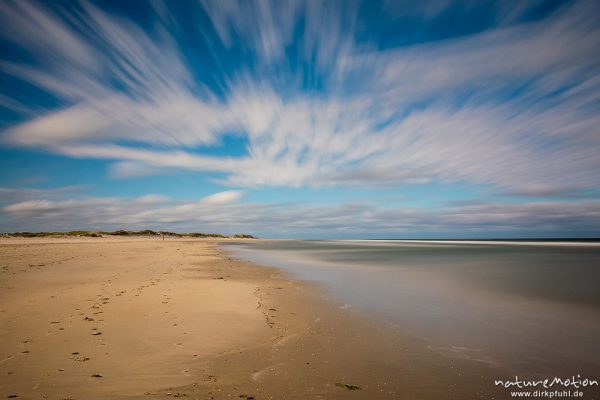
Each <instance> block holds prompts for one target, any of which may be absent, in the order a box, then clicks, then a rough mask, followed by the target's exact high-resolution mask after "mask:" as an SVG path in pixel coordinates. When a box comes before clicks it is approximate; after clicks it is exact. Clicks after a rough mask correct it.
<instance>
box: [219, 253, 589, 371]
mask: <svg viewBox="0 0 600 400" xmlns="http://www.w3.org/2000/svg"><path fill="white" fill-rule="evenodd" d="M228 249H230V250H232V251H233V253H234V254H235V255H236V256H238V257H240V258H244V259H247V260H250V261H253V262H256V263H260V264H263V265H271V266H275V267H279V268H282V269H284V270H286V271H288V272H290V273H291V274H292V276H294V277H296V278H299V279H304V280H310V281H316V282H319V283H321V284H323V285H324V286H325V287H326V288H327V289H328V290H329V291H330V293H331V294H332V295H333V296H334V297H335V298H337V299H338V300H339V301H341V302H343V303H346V304H347V305H348V306H350V307H353V308H355V309H358V310H360V311H363V312H366V313H368V314H369V315H371V316H373V317H374V318H377V319H380V320H382V321H385V322H387V323H390V324H392V325H394V326H395V327H396V328H397V329H401V330H404V331H406V332H408V333H410V334H413V335H415V336H417V337H420V338H423V339H425V340H426V341H427V342H428V343H429V344H430V345H431V346H432V347H433V348H435V349H437V350H439V351H441V352H444V353H447V354H452V355H455V356H458V357H465V358H470V359H477V360H481V361H484V362H487V363H489V364H491V365H495V366H500V367H503V368H509V369H511V370H513V371H514V372H515V373H521V374H534V373H535V374H537V373H539V374H553V375H566V374H569V375H573V374H575V375H577V374H582V376H583V375H584V374H585V375H588V376H590V377H591V376H596V377H598V376H599V375H600V246H599V245H598V244H591V243H581V244H577V243H567V244H560V243H546V242H542V243H528V242H514V243H508V242H460V241H457V242H437V241H435V242H432V241H429V242H428V241H418V242H417V241H414V242H413V241H273V242H256V243H249V244H236V245H231V246H229V247H228Z"/></svg>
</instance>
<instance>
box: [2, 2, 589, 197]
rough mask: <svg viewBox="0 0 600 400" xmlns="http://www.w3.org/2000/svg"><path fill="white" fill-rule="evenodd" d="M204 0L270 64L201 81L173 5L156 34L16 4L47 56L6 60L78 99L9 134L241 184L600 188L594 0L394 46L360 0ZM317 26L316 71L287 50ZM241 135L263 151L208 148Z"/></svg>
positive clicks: (38, 50) (119, 165)
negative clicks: (365, 17) (362, 31)
mask: <svg viewBox="0 0 600 400" xmlns="http://www.w3.org/2000/svg"><path fill="white" fill-rule="evenodd" d="M202 5H203V8H204V10H205V11H206V12H207V13H208V15H209V18H210V20H211V22H212V24H213V26H214V28H215V30H216V32H217V33H218V37H219V38H220V42H221V43H220V44H221V45H223V46H224V47H225V48H230V47H231V46H233V44H234V43H233V41H234V40H240V39H241V40H243V41H244V44H245V45H247V46H249V48H250V49H251V50H252V51H253V54H254V56H255V59H254V60H252V62H256V63H257V64H259V65H262V64H266V66H265V65H262V66H259V67H256V71H253V72H247V73H239V74H237V75H236V76H235V78H232V77H226V78H225V79H223V80H222V85H223V90H224V92H225V96H224V97H220V96H218V95H217V93H215V92H213V91H211V90H209V89H208V88H207V87H205V86H200V85H197V84H195V80H194V78H193V73H192V72H191V71H190V68H189V67H188V66H187V63H186V57H185V56H184V55H183V54H182V53H181V51H180V48H179V46H178V45H177V43H176V41H175V39H174V38H173V37H171V36H169V35H168V34H167V33H166V32H168V29H166V27H162V28H161V24H173V23H174V21H173V20H172V19H170V18H169V15H168V12H167V11H165V10H164V9H163V10H162V11H161V14H160V15H159V17H160V18H159V19H158V22H157V24H158V28H156V29H154V30H152V31H144V30H142V29H141V28H140V27H139V26H137V25H135V24H134V23H132V22H130V21H126V20H124V19H122V18H118V17H116V16H111V15H108V14H107V13H105V12H103V11H101V10H99V9H97V8H96V7H94V6H92V5H89V4H84V5H83V11H82V12H81V13H80V14H79V15H78V16H77V18H74V19H73V20H72V21H71V20H70V23H69V24H67V23H65V22H64V21H63V20H61V19H60V18H59V17H58V16H57V15H56V14H55V13H53V12H51V11H50V10H49V9H47V8H46V7H45V6H43V5H42V4H41V3H28V2H4V3H3V4H2V5H1V6H0V22H1V23H2V24H1V26H2V28H0V32H2V35H3V36H6V37H9V38H10V39H11V40H13V41H15V42H16V43H17V44H18V45H19V46H21V47H22V48H23V49H25V50H26V51H28V52H30V54H35V55H36V57H38V58H39V60H36V61H38V65H36V66H33V65H29V66H27V65H23V64H14V63H12V62H9V61H2V64H1V66H2V69H3V70H4V71H5V72H6V73H8V74H11V75H13V76H14V77H15V78H18V79H22V80H25V81H27V82H30V83H32V84H34V85H36V86H38V87H40V88H42V89H44V90H46V91H48V92H49V93H51V94H53V95H54V96H56V97H58V98H59V99H61V100H62V101H63V102H64V107H63V108H61V109H60V110H50V111H48V112H47V113H45V114H44V115H40V116H38V117H37V118H33V119H30V120H27V121H26V122H24V123H22V124H18V125H16V126H12V127H10V128H9V129H7V130H6V131H5V132H3V137H4V139H5V140H7V141H9V142H11V143H12V144H13V145H18V146H29V147H36V148H42V149H44V150H46V151H51V152H55V153H58V154H63V155H66V156H71V157H78V158H100V159H107V160H114V161H115V162H116V163H115V164H114V165H113V167H112V168H111V174H112V175H113V176H115V177H120V178H124V177H136V176H142V175H147V174H153V173H163V172H165V171H170V170H172V169H190V170H198V171H216V172H220V173H224V174H225V175H226V177H225V178H224V179H223V181H222V182H223V183H224V184H226V185H230V186H235V187H253V186H267V185H277V186H294V187H298V186H306V185H312V186H319V185H345V184H352V185H364V184H368V185H378V184H381V185H391V184H398V183H418V182H430V181H432V180H443V181H446V182H456V181H467V182H472V183H482V184H489V185H493V186H497V187H500V188H503V189H510V190H515V191H518V190H522V188H524V187H530V186H532V185H536V186H538V187H567V186H568V187H573V188H575V189H577V188H593V187H597V185H598V176H600V158H599V157H598V156H597V154H598V153H599V150H600V132H599V131H598V126H600V117H599V115H600V114H599V113H598V110H597V106H596V105H597V103H598V101H599V100H600V79H598V71H599V70H600V60H599V59H598V57H596V54H597V53H598V50H599V49H600V28H599V27H598V24H597V21H596V19H595V15H597V5H596V4H594V3H593V2H577V3H576V4H575V5H573V6H571V7H570V8H565V9H564V10H561V12H560V13H558V14H557V15H554V16H552V17H550V18H548V19H546V20H543V21H538V22H531V23H527V24H522V25H511V26H508V27H507V26H503V27H500V28H497V29H493V30H490V31H486V32H482V33H479V34H476V35H471V36H467V37H461V38H457V39H452V40H446V41H440V42H436V43H430V44H419V45H414V46H411V47H403V48H397V49H391V50H385V51H384V50H376V48H375V46H372V45H368V44H365V43H358V42H357V41H356V39H355V33H356V29H357V28H356V26H357V19H358V18H359V15H358V14H357V13H358V8H357V7H356V6H355V5H350V6H348V7H346V8H345V9H344V10H341V9H338V8H336V7H331V6H329V7H328V6H327V5H326V4H325V3H322V2H306V3H304V2H285V3H282V2H269V1H261V2H257V3H249V2H203V3H202ZM436 9H437V8H436ZM437 12H438V11H436V12H433V11H431V10H430V11H427V12H426V13H433V14H436V13H437ZM63 13H66V14H68V12H67V10H63ZM503 15H504V14H503ZM502 18H505V17H502ZM31 21H33V22H34V23H32V22H31ZM301 21H304V23H305V24H304V25H303V26H304V31H303V36H302V39H303V41H302V45H303V48H302V51H301V52H300V55H299V57H301V61H303V62H310V63H311V64H314V65H315V67H314V69H312V70H311V71H309V72H308V73H307V75H306V76H298V74H297V73H296V72H293V67H294V66H293V65H288V64H287V63H288V61H287V60H286V58H285V50H286V46H288V45H289V44H290V43H291V41H292V40H293V33H294V31H295V30H297V29H300V26H301ZM212 44H213V45H214V46H217V45H218V43H212ZM310 78H314V79H317V78H318V79H319V80H320V81H321V82H322V85H323V90H322V91H321V92H318V91H314V92H313V91H304V90H301V89H300V87H299V85H298V84H297V82H299V81H302V80H310ZM115 82H116V85H115ZM115 87H120V88H121V89H119V90H117V89H115ZM517 92H518V93H517ZM515 93H517V94H515ZM232 131H235V132H241V133H242V134H243V135H244V136H245V138H246V139H247V141H248V146H247V149H248V154H247V155H244V156H237V157H226V156H208V155H204V154H201V150H199V148H201V147H202V146H211V145H216V144H217V143H219V141H220V140H221V138H222V136H223V135H225V134H230V133H231V132H232Z"/></svg>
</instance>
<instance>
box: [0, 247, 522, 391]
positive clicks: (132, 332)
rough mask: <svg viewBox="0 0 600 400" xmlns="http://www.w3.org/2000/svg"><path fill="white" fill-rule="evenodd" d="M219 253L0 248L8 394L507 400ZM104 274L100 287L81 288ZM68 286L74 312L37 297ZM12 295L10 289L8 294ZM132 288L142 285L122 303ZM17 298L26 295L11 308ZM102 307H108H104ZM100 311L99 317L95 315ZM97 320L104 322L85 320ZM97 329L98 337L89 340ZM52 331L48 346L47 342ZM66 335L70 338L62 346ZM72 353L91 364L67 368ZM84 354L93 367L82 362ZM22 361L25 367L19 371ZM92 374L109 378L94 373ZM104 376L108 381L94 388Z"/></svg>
mask: <svg viewBox="0 0 600 400" xmlns="http://www.w3.org/2000/svg"><path fill="white" fill-rule="evenodd" d="M232 241H233V240H232ZM235 241H238V242H239V241H240V240H239V239H237V240H235ZM223 242H229V240H223V239H218V240H215V239H166V240H164V241H163V240H160V239H147V238H126V239H124V238H118V239H114V240H113V239H112V238H99V239H87V238H82V239H17V240H16V241H15V240H13V239H0V251H2V253H1V254H2V256H3V258H5V259H6V260H7V262H8V263H9V264H10V265H9V267H8V268H6V269H5V268H4V267H5V266H4V265H3V266H2V267H3V269H2V274H3V275H4V277H5V278H4V279H3V282H5V284H4V285H2V288H1V289H0V299H2V303H3V306H2V313H1V314H0V318H1V319H2V322H3V324H2V326H6V329H3V331H2V332H1V333H0V339H1V340H3V342H4V343H6V346H3V347H6V349H4V348H3V354H1V355H0V357H1V358H2V360H3V362H0V373H1V375H0V387H2V388H3V389H2V395H3V396H4V397H7V396H10V395H17V396H19V398H23V399H26V398H39V397H40V395H45V396H48V398H69V397H71V398H73V399H82V398H98V399H101V398H151V399H152V398H157V399H163V398H165V399H167V398H172V397H188V398H192V399H194V398H199V399H210V398H214V399H221V398H223V399H224V398H246V399H251V398H254V399H269V398H272V399H282V398H289V399H296V398H298V399H300V398H346V397H349V396H351V397H353V398H364V399H373V398H382V399H383V398H405V397H407V398H410V397H413V398H421V399H447V398H462V399H469V398H473V399H474V398H489V397H491V395H492V394H501V393H504V394H506V392H505V391H501V390H499V389H496V388H494V387H493V379H494V378H502V376H495V375H494V374H495V373H497V372H498V371H497V370H494V369H492V368H491V367H490V366H488V365H485V364H483V363H480V362H476V361H472V360H466V359H461V358H459V357H449V356H447V355H442V354H439V353H437V352H435V351H434V350H431V349H429V348H428V347H427V345H426V343H424V342H421V341H419V340H418V339H415V338H411V337H409V336H407V335H405V334H403V333H400V332H398V331H396V330H394V329H391V328H390V327H387V326H385V325H383V324H381V323H376V322H374V321H373V320H371V319H369V318H368V316H365V315H359V314H358V313H357V312H356V311H355V310H352V309H347V308H344V307H343V305H341V304H338V303H337V302H336V301H335V300H333V299H330V298H329V297H328V295H327V293H326V292H324V291H323V290H322V288H320V287H318V286H317V285H315V284H312V283H310V282H302V281H297V280H294V279H291V278H289V277H288V276H287V275H286V274H285V273H284V272H283V271H281V270H279V269H276V268H271V267H264V266H259V265H254V264H252V263H249V262H246V261H244V260H238V259H235V258H233V257H232V256H231V255H230V254H229V253H227V251H226V249H223V248H222V246H220V245H219V243H223ZM57 243H58V244H61V245H60V246H57ZM82 243H85V244H87V246H81V244H82ZM22 245H29V246H31V248H29V249H27V248H26V247H25V248H23V247H21V246H22ZM11 251H12V253H11ZM48 251H51V252H52V255H49V254H46V253H47V252H48ZM131 252H134V253H136V254H137V255H136V257H131V256H130V255H129V253H131ZM9 253H10V254H9ZM68 253H73V254H75V255H73V254H68ZM11 256H12V258H11ZM69 256H73V257H74V258H72V259H70V258H69ZM52 257H56V258H57V259H56V260H55V261H56V263H55V264H51V263H53V262H55V261H53V260H54V259H53V258H52ZM107 259H108V264H107ZM40 260H42V261H40ZM82 261H85V264H86V269H85V270H83V271H81V267H80V263H81V262H82ZM136 263H137V264H136ZM145 263H150V264H149V265H151V271H149V270H148V266H147V265H146V264H145ZM40 264H44V265H40ZM107 265H110V267H107ZM48 267H50V269H52V271H47V270H46V268H48ZM169 268H171V271H170V272H168V271H169ZM107 269H108V270H107ZM73 271H79V272H77V273H82V274H83V275H82V276H81V279H82V280H83V281H84V282H86V283H85V285H87V287H86V290H87V291H86V290H83V291H82V292H81V293H79V292H78V291H77V284H78V282H77V279H78V278H77V276H75V275H76V274H75V275H73V273H74V272H73ZM125 271H127V272H125ZM49 272H50V275H51V276H53V277H54V279H55V281H52V280H50V281H49V280H47V279H46V280H44V279H42V280H41V281H40V280H39V278H40V277H39V276H38V275H39V274H41V275H42V276H41V278H44V277H45V278H48V277H49V276H48V274H49ZM69 272H71V275H69ZM61 274H62V275H61ZM99 275H102V277H101V279H100V280H99V281H98V282H94V283H90V282H88V281H87V280H89V279H92V278H94V277H95V279H96V278H98V276H99ZM115 276H117V277H116V278H115ZM6 277H8V279H6ZM11 277H12V278H11ZM32 278H33V279H32ZM11 279H12V280H11ZM65 279H66V280H69V281H70V283H69V285H72V286H73V287H72V288H71V289H72V290H71V295H70V297H69V298H68V299H66V301H65V302H64V303H65V305H66V306H67V308H69V307H70V309H67V308H65V309H64V310H63V309H61V307H54V308H53V307H52V304H53V303H56V299H57V297H56V295H54V296H55V297H54V299H52V300H50V299H49V297H50V296H53V295H50V296H46V295H47V294H49V293H50V292H48V293H42V294H40V293H37V292H36V291H35V290H31V289H35V286H36V285H38V286H39V285H40V284H46V285H50V283H52V282H54V284H56V285H57V287H61V288H62V286H61V285H64V282H63V281H64V280H65ZM109 281H110V282H109ZM141 281H143V282H141ZM11 282H12V284H13V285H14V287H13V288H12V289H7V287H10V285H11ZM49 282H50V283H49ZM117 282H122V283H120V284H118V283H117ZM144 282H145V283H144ZM140 283H142V284H141V285H140ZM7 284H8V285H7ZM28 285H29V287H28ZM128 285H129V286H135V285H137V286H136V287H135V288H133V289H129V290H127V289H125V286H128ZM18 286H20V288H18ZM142 286H145V287H143V288H142V289H136V288H140V287H142ZM15 289H20V290H21V291H23V290H24V289H29V290H26V291H24V292H21V294H17V295H15V294H14V292H13V291H14V290H15ZM37 289H38V290H41V289H42V288H39V287H38V288H37ZM63 289H64V288H63ZM89 289H96V291H97V292H98V293H96V292H94V291H93V290H91V291H90V290H89ZM44 290H46V291H47V290H48V289H47V288H46V289H44ZM122 291H125V293H120V292H122ZM102 293H104V294H102ZM107 293H108V294H107ZM129 293H133V296H130V295H129ZM119 294H120V295H119ZM135 294H138V295H139V296H135ZM105 295H106V297H102V296H105ZM115 296H116V297H115ZM128 296H129V297H128ZM38 297H39V299H38ZM95 297H99V298H100V299H103V298H107V300H106V302H107V304H102V302H100V303H98V302H97V299H94V298H95ZM59 298H60V297H59ZM125 298H127V300H126V301H123V300H125ZM90 299H91V300H94V301H92V302H89V301H88V300H90ZM113 302H115V303H118V304H117V307H118V309H116V308H115V307H113V306H112V305H111V304H112V303H113ZM48 303H49V304H48ZM119 303H120V304H119ZM138 303H139V304H138ZM78 305H79V307H78ZM94 305H96V306H98V307H99V308H98V309H95V308H93V307H94ZM85 306H87V307H88V309H87V310H84V307H85ZM11 307H12V310H8V309H9V308H11ZM40 307H41V308H50V309H49V310H47V311H48V312H47V313H46V314H47V315H48V317H47V318H46V319H50V321H46V320H44V321H41V320H39V319H40V318H41V315H37V316H35V317H36V318H37V319H35V318H34V320H32V317H34V315H33V313H34V312H38V313H40ZM78 308H79V309H80V310H84V311H80V310H77V309H78ZM165 308H166V309H165ZM92 310H96V311H92ZM98 310H102V312H103V314H90V316H87V314H89V313H90V311H92V312H98ZM128 311H129V312H130V313H129V314H128V315H127V316H125V315H123V314H125V313H127V312H128ZM165 311H166V312H165ZM52 312H54V313H55V316H52V317H51V316H50V315H51V314H52ZM82 312H83V313H84V314H86V316H85V317H84V316H82V315H79V314H80V313H82ZM136 312H138V313H139V312H142V314H143V313H145V314H146V317H141V316H137V314H136ZM17 314H25V315H23V316H21V317H19V316H18V315H17ZM69 315H70V316H71V317H69ZM97 315H102V317H103V318H100V319H102V320H104V321H96V322H94V321H85V320H83V318H94V319H96V318H97ZM174 317H176V318H175V319H174ZM54 319H56V321H54ZM7 321H8V322H7ZM173 321H177V322H173ZM54 322H58V323H56V324H54ZM140 324H141V326H140ZM92 325H94V326H96V327H97V328H96V329H99V330H101V331H102V332H101V333H102V335H98V336H94V335H93V334H90V331H89V329H90V328H91V326H92ZM54 327H56V328H60V327H63V330H62V331H59V330H58V329H55V328H54ZM48 329H50V331H52V334H49V335H47V336H45V337H44V334H45V333H46V330H48ZM50 331H48V332H50ZM71 331H72V332H73V333H72V336H68V337H65V338H62V340H56V339H55V338H59V337H60V336H59V335H66V334H67V333H68V332H71ZM184 331H185V332H184ZM35 332H38V333H37V334H34V333H35ZM24 341H28V342H27V343H23V342H24ZM102 343H104V344H102ZM66 347H68V348H69V350H73V348H74V347H79V348H81V349H84V351H77V352H78V353H80V354H77V355H73V354H70V353H72V352H75V351H67V348H66ZM26 348H27V349H28V350H24V349H26ZM81 349H80V350H81ZM165 349H167V350H165ZM24 351H29V352H28V353H23V352H24ZM102 351H103V352H104V353H107V354H104V355H103V354H102V353H101V352H102ZM83 353H85V354H83ZM86 354H88V355H89V358H90V360H88V361H85V362H84V361H76V360H77V359H80V360H82V359H83V358H85V357H87V356H86ZM7 357H9V358H7ZM25 358H28V361H27V362H26V363H23V362H22V361H21V363H19V362H15V361H19V360H23V359H25ZM36 360H37V361H36ZM32 361H34V362H32ZM59 365H62V367H61V366H59ZM65 366H66V367H65ZM115 368H116V369H115ZM60 369H62V370H63V371H59V370H60ZM140 369H141V371H140ZM80 370H85V372H81V371H80ZM96 370H103V371H100V372H90V371H96ZM116 371H118V372H119V374H120V376H116V375H115V374H114V372H116ZM9 372H12V373H10V374H8V373H9ZM96 373H97V374H101V375H102V377H95V378H94V377H91V375H92V374H96ZM509 376H510V375H506V378H508V377H509ZM5 392H6V393H5ZM13 392H14V393H13ZM60 396H62V397H60ZM42 397H43V396H42Z"/></svg>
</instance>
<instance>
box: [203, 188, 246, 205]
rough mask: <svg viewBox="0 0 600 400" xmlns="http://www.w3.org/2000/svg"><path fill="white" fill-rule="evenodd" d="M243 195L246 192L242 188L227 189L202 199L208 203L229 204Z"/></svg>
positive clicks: (204, 202)
mask: <svg viewBox="0 0 600 400" xmlns="http://www.w3.org/2000/svg"><path fill="white" fill-rule="evenodd" d="M243 195H244V192H242V191H241V190H226V191H224V192H219V193H215V194H213V195H210V196H207V197H205V198H204V199H202V203H203V204H207V205H219V204H228V203H233V202H235V201H237V200H239V199H241V198H242V196H243Z"/></svg>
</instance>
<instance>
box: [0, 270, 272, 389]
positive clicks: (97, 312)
mask: <svg viewBox="0 0 600 400" xmlns="http://www.w3.org/2000/svg"><path fill="white" fill-rule="evenodd" d="M68 260H69V259H65V260H61V262H62V261H68ZM179 265H181V264H179ZM43 266H45V265H44V264H33V265H29V267H30V268H34V269H40V268H41V267H43ZM173 269H174V268H169V269H168V270H167V272H163V275H167V274H169V273H172V272H173ZM7 270H8V268H3V271H2V272H8V271H7ZM126 272H128V271H125V273H126ZM211 272H214V269H212V268H211ZM227 278H229V275H227ZM118 279H119V274H116V275H113V276H112V277H111V278H110V279H108V280H107V281H106V282H105V283H103V284H102V288H101V293H99V294H97V296H96V297H97V298H96V299H88V300H87V301H88V302H89V303H91V305H90V306H89V312H87V313H86V312H83V311H82V310H81V309H80V308H75V311H76V314H77V315H78V316H79V317H82V318H81V320H80V321H82V322H83V323H89V324H90V325H91V327H90V335H91V336H94V337H97V338H98V339H96V340H98V344H99V345H106V341H105V338H104V337H103V332H102V331H101V330H100V328H101V326H102V323H103V322H104V319H103V318H102V314H103V313H104V311H103V309H104V308H105V307H107V306H110V305H111V298H117V297H121V298H123V299H126V298H127V301H132V300H135V298H136V297H139V296H141V295H142V294H143V292H144V291H145V290H146V289H149V288H151V287H153V286H157V285H158V284H159V283H160V282H161V279H160V278H154V277H152V278H150V279H149V281H148V283H146V284H142V285H140V286H138V287H135V288H132V289H130V290H119V291H117V292H114V293H107V292H110V289H111V286H112V284H113V282H115V281H117V280H118ZM215 279H223V278H215ZM170 291H171V289H170V288H168V289H167V292H170ZM50 298H52V299H54V298H56V296H50ZM115 300H116V299H115ZM171 300H172V298H171V297H170V296H169V295H168V293H164V294H162V295H161V303H162V304H164V305H168V304H169V303H170V301H171ZM269 311H275V310H274V309H269ZM164 313H165V314H168V313H169V311H168V310H166V311H164ZM265 317H266V318H268V317H267V315H266V313H265ZM73 318H75V317H74V315H73V314H71V315H69V316H68V317H67V318H66V319H68V323H69V324H71V323H73ZM172 318H173V320H178V317H177V316H173V317H172ZM269 322H270V321H268V320H267V323H268V324H269V325H272V322H270V323H269ZM50 325H51V327H54V326H56V331H53V330H52V329H50V330H48V332H47V334H46V335H47V336H48V335H51V334H53V333H55V332H57V331H64V330H65V327H64V326H62V325H63V321H62V320H61V319H58V320H52V321H50ZM172 327H173V328H174V329H181V327H180V326H179V324H178V323H176V322H174V323H173V324H172ZM181 335H187V332H181ZM32 342H34V339H33V338H28V339H24V340H22V341H21V343H20V346H21V347H23V346H27V345H28V344H30V343H32ZM174 344H175V345H176V346H184V343H183V342H176V343H174ZM30 353H31V350H29V349H27V348H25V349H24V350H22V351H21V355H24V356H25V355H29V354H30ZM107 354H108V353H107ZM13 357H14V355H9V356H8V357H7V358H5V359H4V360H0V362H4V361H7V360H9V359H11V358H13ZM192 357H193V358H194V359H198V357H199V355H198V354H192ZM67 358H68V359H69V360H71V361H72V362H74V363H86V362H88V361H90V360H91V357H90V356H89V355H85V354H82V353H81V352H79V351H72V352H71V353H69V354H68V355H67ZM65 370H66V369H65V368H58V370H57V371H58V372H59V373H62V372H65ZM13 373H14V371H8V373H7V374H8V375H12V374H13ZM181 373H182V374H184V375H186V376H189V375H190V373H191V371H190V370H189V369H185V370H182V371H181ZM103 377H104V375H103V374H102V373H101V372H96V373H93V374H91V375H90V378H103ZM207 380H208V381H211V382H215V381H216V380H217V378H216V377H214V376H212V375H209V376H208V378H207ZM167 394H168V395H169V394H170V393H167ZM170 395H175V397H179V396H177V394H170ZM18 397H19V396H18V395H16V394H14V395H9V396H8V398H18Z"/></svg>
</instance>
